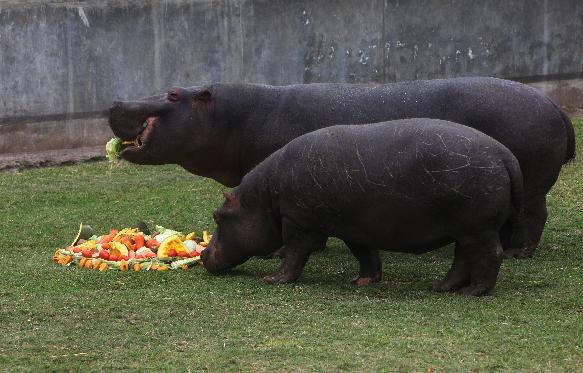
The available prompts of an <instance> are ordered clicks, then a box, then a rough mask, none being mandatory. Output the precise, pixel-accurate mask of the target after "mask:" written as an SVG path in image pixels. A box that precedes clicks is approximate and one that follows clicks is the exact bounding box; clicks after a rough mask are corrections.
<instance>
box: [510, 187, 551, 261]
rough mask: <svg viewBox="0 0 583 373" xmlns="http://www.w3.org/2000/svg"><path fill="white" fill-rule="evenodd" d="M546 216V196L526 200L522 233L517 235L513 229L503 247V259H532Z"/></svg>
mask: <svg viewBox="0 0 583 373" xmlns="http://www.w3.org/2000/svg"><path fill="white" fill-rule="evenodd" d="M547 216H548V214H547V201H546V196H544V195H543V196H539V197H536V198H531V199H529V200H527V201H526V202H525V206H524V213H523V215H522V218H521V220H522V222H521V223H522V229H523V230H524V232H521V233H520V234H518V232H517V231H516V229H513V232H512V238H511V239H510V242H509V243H508V244H507V245H508V246H506V245H505V246H504V257H505V258H517V259H524V258H530V257H532V256H533V254H534V251H535V250H536V247H537V246H538V244H539V242H540V238H541V236H542V233H543V230H544V228H545V223H546V221H547ZM517 236H520V237H521V239H522V240H523V242H519V241H521V239H517Z"/></svg>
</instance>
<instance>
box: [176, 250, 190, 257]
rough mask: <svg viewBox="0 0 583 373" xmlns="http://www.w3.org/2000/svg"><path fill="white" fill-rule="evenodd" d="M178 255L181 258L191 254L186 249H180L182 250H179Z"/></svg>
mask: <svg viewBox="0 0 583 373" xmlns="http://www.w3.org/2000/svg"><path fill="white" fill-rule="evenodd" d="M178 256H179V257H181V258H188V256H189V255H188V252H186V251H180V252H178Z"/></svg>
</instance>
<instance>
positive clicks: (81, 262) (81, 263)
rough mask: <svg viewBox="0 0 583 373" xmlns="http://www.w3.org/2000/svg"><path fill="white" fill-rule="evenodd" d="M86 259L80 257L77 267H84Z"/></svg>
mask: <svg viewBox="0 0 583 373" xmlns="http://www.w3.org/2000/svg"><path fill="white" fill-rule="evenodd" d="M86 261H87V258H81V260H80V261H79V268H83V267H85V262H86Z"/></svg>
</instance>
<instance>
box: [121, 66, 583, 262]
mask: <svg viewBox="0 0 583 373" xmlns="http://www.w3.org/2000/svg"><path fill="white" fill-rule="evenodd" d="M414 117H425V118H435V119H443V120H449V121H453V122H457V123H461V124H464V125H466V126H469V127H472V128H475V129H477V130H479V131H481V132H483V133H485V134H487V135H489V136H491V137H493V138H495V139H496V140H498V141H500V142H501V143H502V144H503V145H505V146H506V147H507V148H508V149H510V151H512V153H513V154H514V155H515V156H516V158H517V159H518V161H519V162H520V166H521V169H522V174H523V175H524V188H525V209H524V222H525V223H524V224H525V226H526V233H525V236H524V240H526V245H520V244H518V243H517V242H516V240H517V238H516V237H517V236H516V234H514V233H515V231H516V229H515V228H514V227H513V226H512V224H511V223H510V222H507V223H506V224H504V225H503V227H502V229H501V239H502V244H503V247H504V248H505V255H506V256H507V257H516V258H525V257H531V256H532V255H533V253H534V251H535V248H536V247H537V245H538V242H539V240H540V237H541V234H542V231H543V228H544V225H545V222H546V219H547V209H546V194H547V193H548V192H549V190H550V189H551V187H552V186H553V184H554V183H555V181H556V180H557V177H558V175H559V172H560V170H561V167H562V165H563V164H565V163H567V162H568V161H569V160H571V159H573V158H574V157H575V135H574V130H573V125H572V123H571V122H570V120H569V118H568V117H567V116H566V115H565V114H564V113H563V112H562V111H561V109H560V108H559V107H557V106H556V105H555V104H554V103H553V102H552V101H551V100H550V99H548V98H547V97H545V96H544V95H543V94H542V93H540V92H539V91H537V90H536V89H534V88H532V87H529V86H527V85H524V84H520V83H516V82H512V81H508V80H502V79H495V78H483V77H475V78H455V79H436V80H419V81H411V82H403V83H394V84H374V85H364V84H300V85H290V86H280V87H276V86H269V85H258V84H212V85H208V86H198V87H192V88H179V87H175V88H171V89H170V90H169V91H168V92H167V94H162V95H158V96H154V97H150V98H145V99H142V100H139V101H130V102H114V104H113V106H112V108H111V109H110V118H109V121H110V126H111V129H112V130H113V132H114V134H115V135H116V136H118V137H120V138H122V139H124V140H134V139H136V138H138V139H139V141H140V142H139V146H133V147H132V146H130V147H128V148H127V149H125V150H124V151H123V152H122V153H121V156H122V157H123V158H125V159H126V160H128V161H130V162H133V163H137V164H166V163H175V164H178V165H181V166H182V167H184V168H185V169H186V170H188V171H189V172H191V173H194V174H196V175H201V176H205V177H209V178H212V179H214V180H216V181H218V182H220V183H222V184H224V185H226V186H228V187H233V186H236V185H238V184H239V183H240V182H241V179H242V177H243V176H244V175H245V174H246V173H247V172H248V171H249V170H251V169H252V168H253V167H254V166H255V165H257V164H258V163H259V162H261V161H262V160H264V159H265V158H267V156H269V155H270V154H272V153H273V152H274V151H276V150H277V149H279V148H281V147H282V146H284V145H285V144H287V143H288V142H289V141H291V140H292V139H294V138H296V137H298V136H300V135H303V134H305V133H307V132H310V131H313V130H317V129H319V128H323V127H329V126H332V125H340V124H364V123H373V122H383V121H388V120H394V119H405V118H414ZM518 247H522V248H521V249H520V251H516V250H518V249H517V248H518Z"/></svg>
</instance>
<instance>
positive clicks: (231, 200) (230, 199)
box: [223, 192, 238, 205]
mask: <svg viewBox="0 0 583 373" xmlns="http://www.w3.org/2000/svg"><path fill="white" fill-rule="evenodd" d="M223 196H225V202H226V203H227V204H229V205H233V204H236V203H237V202H238V199H237V196H235V195H234V194H232V193H229V192H223Z"/></svg>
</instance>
